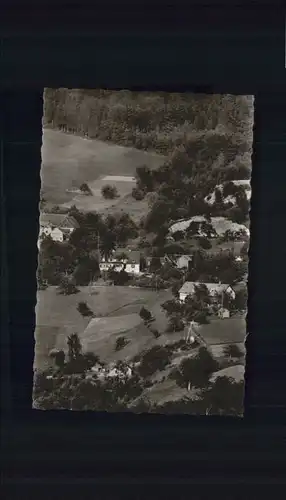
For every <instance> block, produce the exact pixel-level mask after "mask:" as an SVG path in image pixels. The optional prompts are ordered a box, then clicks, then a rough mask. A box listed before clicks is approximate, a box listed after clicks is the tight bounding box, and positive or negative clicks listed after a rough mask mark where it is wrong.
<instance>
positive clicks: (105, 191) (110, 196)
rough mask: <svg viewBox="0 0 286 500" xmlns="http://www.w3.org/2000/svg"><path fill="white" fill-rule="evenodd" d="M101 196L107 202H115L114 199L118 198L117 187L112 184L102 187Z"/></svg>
mask: <svg viewBox="0 0 286 500" xmlns="http://www.w3.org/2000/svg"><path fill="white" fill-rule="evenodd" d="M101 194H102V196H103V197H104V198H105V199H106V200H114V198H117V197H118V192H117V188H116V186H111V185H110V184H106V186H103V187H102V189H101Z"/></svg>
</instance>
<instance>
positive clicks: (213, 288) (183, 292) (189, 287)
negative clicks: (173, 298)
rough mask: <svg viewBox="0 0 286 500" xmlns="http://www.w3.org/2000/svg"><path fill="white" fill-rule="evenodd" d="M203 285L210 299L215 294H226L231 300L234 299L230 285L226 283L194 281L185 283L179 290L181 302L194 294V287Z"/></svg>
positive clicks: (233, 292)
mask: <svg viewBox="0 0 286 500" xmlns="http://www.w3.org/2000/svg"><path fill="white" fill-rule="evenodd" d="M199 285H205V286H206V287H207V289H208V291H209V294H210V296H211V297H215V296H216V295H217V294H223V293H226V294H228V295H229V296H230V297H231V298H232V299H235V291H234V290H233V288H232V287H231V286H230V285H227V284H226V283H198V282H196V281H186V282H185V283H184V284H183V286H182V287H181V288H180V290H179V297H180V300H181V301H182V302H185V300H186V298H187V297H188V295H193V294H194V293H195V288H196V286H199Z"/></svg>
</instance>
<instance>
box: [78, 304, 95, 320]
mask: <svg viewBox="0 0 286 500" xmlns="http://www.w3.org/2000/svg"><path fill="white" fill-rule="evenodd" d="M77 310H78V312H79V313H80V314H81V315H82V316H83V317H89V316H90V317H91V316H93V315H94V314H93V312H92V310H91V309H90V308H89V307H88V305H87V303H86V302H79V303H78V305H77Z"/></svg>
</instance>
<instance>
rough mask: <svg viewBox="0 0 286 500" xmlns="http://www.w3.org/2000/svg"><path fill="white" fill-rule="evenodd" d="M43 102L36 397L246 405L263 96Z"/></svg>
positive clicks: (85, 402)
mask: <svg viewBox="0 0 286 500" xmlns="http://www.w3.org/2000/svg"><path fill="white" fill-rule="evenodd" d="M43 104H44V105H43V136H42V137H43V138H42V165H41V192H40V203H39V237H38V242H37V244H38V268H37V303H36V310H35V312H36V328H35V358H34V386H33V408H35V409H39V410H55V409H58V410H62V409H64V410H67V409H68V410H74V411H85V410H92V411H101V412H102V411H104V412H133V413H160V414H172V413H173V414H175V413H177V414H190V415H210V416H211V415H231V416H243V413H244V373H245V339H246V335H247V323H246V316H247V279H248V249H249V237H250V220H249V210H250V201H251V165H252V163H251V158H252V143H253V115H254V98H253V96H242V95H230V94H227V95H226V94H224V95H219V94H200V93H184V94H182V93H167V92H135V91H129V90H117V91H114V90H107V89H94V90H92V89H67V88H60V89H51V88H46V89H45V91H44V95H43ZM35 244H36V242H35Z"/></svg>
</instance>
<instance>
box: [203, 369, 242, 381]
mask: <svg viewBox="0 0 286 500" xmlns="http://www.w3.org/2000/svg"><path fill="white" fill-rule="evenodd" d="M244 373H245V367H244V365H234V366H229V367H228V368H224V369H223V370H219V371H218V372H216V373H214V374H213V376H212V378H211V380H212V381H214V380H216V379H217V378H219V377H228V378H233V379H234V380H235V382H241V381H243V380H244Z"/></svg>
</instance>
